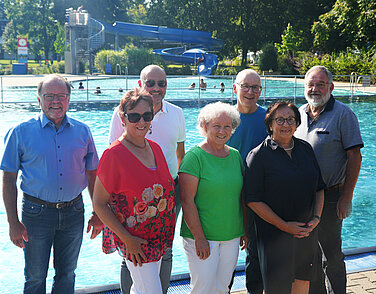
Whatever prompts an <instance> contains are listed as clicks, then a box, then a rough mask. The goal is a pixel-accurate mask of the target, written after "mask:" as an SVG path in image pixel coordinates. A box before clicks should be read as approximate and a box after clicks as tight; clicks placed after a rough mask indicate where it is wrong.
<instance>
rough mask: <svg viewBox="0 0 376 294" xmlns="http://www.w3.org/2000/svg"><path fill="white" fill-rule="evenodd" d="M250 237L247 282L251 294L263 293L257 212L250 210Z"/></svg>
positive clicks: (246, 263) (246, 270) (246, 269)
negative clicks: (258, 247)
mask: <svg viewBox="0 0 376 294" xmlns="http://www.w3.org/2000/svg"><path fill="white" fill-rule="evenodd" d="M248 211H249V213H248V237H249V243H248V246H247V249H246V252H247V257H246V260H245V283H246V287H247V291H248V293H249V294H262V291H263V290H264V286H263V283H262V276H261V271H260V263H259V257H258V252H257V238H256V230H255V214H254V212H253V211H252V210H250V209H249V210H248Z"/></svg>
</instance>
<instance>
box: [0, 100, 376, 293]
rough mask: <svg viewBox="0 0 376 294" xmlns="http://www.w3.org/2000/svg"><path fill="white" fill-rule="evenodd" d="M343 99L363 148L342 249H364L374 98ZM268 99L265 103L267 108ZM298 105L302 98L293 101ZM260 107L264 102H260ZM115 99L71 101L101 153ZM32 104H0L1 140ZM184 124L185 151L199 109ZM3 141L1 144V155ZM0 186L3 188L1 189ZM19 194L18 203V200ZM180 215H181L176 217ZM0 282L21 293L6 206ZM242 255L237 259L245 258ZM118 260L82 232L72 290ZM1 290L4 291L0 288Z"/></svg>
mask: <svg viewBox="0 0 376 294" xmlns="http://www.w3.org/2000/svg"><path fill="white" fill-rule="evenodd" d="M341 101H343V102H345V103H347V104H348V105H349V106H350V107H351V108H352V109H353V110H354V112H355V113H356V114H357V116H358V118H359V123H360V128H361V132H362V136H363V139H364V141H365V147H364V148H363V149H362V154H363V163H362V169H361V172H360V177H359V180H358V184H357V187H356V190H355V195H356V196H355V199H354V208H353V213H352V215H351V217H350V218H349V219H347V220H346V221H345V222H344V228H343V238H344V243H343V247H344V248H354V247H367V246H374V245H375V244H376V226H374V225H373V220H374V212H375V211H376V199H375V197H374V195H375V191H376V154H375V152H374V150H375V148H376V143H375V142H376V121H375V119H374V113H375V111H376V99H367V100H366V99H354V100H351V99H349V98H345V99H341ZM269 103H270V100H266V101H265V105H264V106H267V105H268V104H269ZM297 103H298V104H299V105H300V104H302V103H304V101H303V100H302V99H301V100H297ZM260 104H261V105H263V104H264V101H260ZM114 107H115V103H97V104H76V103H72V104H71V107H70V110H69V115H71V116H72V117H74V118H77V119H79V120H82V121H84V122H86V123H87V124H88V125H89V126H90V128H91V130H92V133H93V136H94V140H95V143H96V146H97V149H98V153H99V155H101V154H102V152H103V151H104V150H105V149H106V147H107V135H108V126H109V123H110V119H111V115H112V110H113V108H114ZM39 111H40V110H39V107H38V106H37V105H36V104H9V105H0V120H1V122H2V123H1V125H0V140H1V142H3V139H4V136H5V133H6V131H7V130H8V128H9V127H10V126H12V125H13V124H15V123H17V122H19V121H21V120H24V119H27V118H30V117H33V116H35V115H36V114H37V113H38V112H39ZM183 111H184V115H185V118H186V125H187V141H186V149H187V150H188V149H190V148H191V147H192V146H193V145H195V144H197V143H198V142H200V141H201V140H202V137H201V136H200V135H199V134H198V131H197V130H196V119H197V115H198V112H199V108H198V107H197V103H192V105H191V106H190V107H185V108H184V109H183ZM2 152H3V144H2V143H1V144H0V155H2ZM0 188H1V187H0ZM20 198H21V197H19V205H20V203H21V202H20V200H21V199H20ZM84 202H85V209H86V212H85V216H86V219H88V218H89V217H90V214H91V211H92V208H91V202H90V200H89V196H88V194H87V193H86V191H85V193H84ZM180 217H181V216H180ZM177 224H178V227H177V231H176V232H177V233H176V236H175V240H174V248H173V250H174V263H173V273H179V272H185V271H187V270H188V267H187V263H186V259H185V254H184V250H183V248H182V242H181V238H180V237H179V227H180V219H179V220H178V222H177ZM0 249H1V254H0V268H1V269H2V270H1V271H0V281H1V285H2V289H1V291H2V293H20V292H21V291H22V287H23V265H24V261H23V253H22V250H21V249H19V248H18V247H15V246H14V245H13V244H12V243H11V242H10V241H9V237H8V224H7V220H6V214H5V209H4V206H3V205H1V206H0ZM244 259H245V258H244V253H241V255H240V257H239V261H240V262H244ZM120 262H121V258H120V256H119V255H118V254H116V253H114V254H110V255H105V254H103V253H102V251H101V237H99V238H98V237H97V238H96V239H95V240H90V238H89V235H87V234H86V233H84V240H83V244H82V248H81V254H80V257H79V261H78V268H77V271H76V274H77V278H76V288H85V287H89V286H95V285H104V284H113V283H118V282H119V271H120ZM52 277H53V269H52V263H51V265H50V270H49V273H48V281H47V289H48V290H50V287H51V283H52ZM3 291H5V292H3Z"/></svg>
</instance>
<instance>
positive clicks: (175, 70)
mask: <svg viewBox="0 0 376 294" xmlns="http://www.w3.org/2000/svg"><path fill="white" fill-rule="evenodd" d="M164 70H165V72H166V74H167V75H191V74H192V70H191V66H190V65H188V64H183V65H182V66H174V67H172V66H165V67H164Z"/></svg>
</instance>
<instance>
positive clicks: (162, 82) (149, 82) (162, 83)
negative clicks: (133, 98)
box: [144, 80, 167, 88]
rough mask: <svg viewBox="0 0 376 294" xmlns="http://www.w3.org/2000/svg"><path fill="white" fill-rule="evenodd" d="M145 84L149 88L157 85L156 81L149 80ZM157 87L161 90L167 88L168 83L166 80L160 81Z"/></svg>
mask: <svg viewBox="0 0 376 294" xmlns="http://www.w3.org/2000/svg"><path fill="white" fill-rule="evenodd" d="M144 83H145V85H146V86H147V87H149V88H151V87H154V85H155V81H154V80H147V81H145V82H144ZM157 85H158V86H159V87H160V88H165V87H166V86H167V81H166V80H160V81H158V82H157Z"/></svg>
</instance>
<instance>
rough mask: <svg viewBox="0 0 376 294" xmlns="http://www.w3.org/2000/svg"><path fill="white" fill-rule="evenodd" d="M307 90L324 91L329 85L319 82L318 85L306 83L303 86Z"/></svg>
mask: <svg viewBox="0 0 376 294" xmlns="http://www.w3.org/2000/svg"><path fill="white" fill-rule="evenodd" d="M305 85H306V87H307V88H309V89H312V88H313V87H316V88H319V89H324V88H325V87H326V86H327V85H329V83H325V82H320V83H306V84H305Z"/></svg>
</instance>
